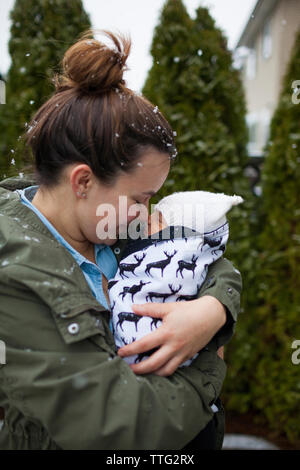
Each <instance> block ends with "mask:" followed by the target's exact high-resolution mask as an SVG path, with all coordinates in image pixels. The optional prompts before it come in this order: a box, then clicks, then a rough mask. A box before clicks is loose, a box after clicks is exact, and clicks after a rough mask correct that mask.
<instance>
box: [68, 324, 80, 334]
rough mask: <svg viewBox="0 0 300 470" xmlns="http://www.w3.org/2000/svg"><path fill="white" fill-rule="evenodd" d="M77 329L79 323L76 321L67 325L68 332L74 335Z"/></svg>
mask: <svg viewBox="0 0 300 470" xmlns="http://www.w3.org/2000/svg"><path fill="white" fill-rule="evenodd" d="M78 331H79V325H78V323H71V324H70V325H69V326H68V332H69V333H70V334H71V335H76V334H77V333H78Z"/></svg>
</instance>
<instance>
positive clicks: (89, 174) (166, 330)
mask: <svg viewBox="0 0 300 470" xmlns="http://www.w3.org/2000/svg"><path fill="white" fill-rule="evenodd" d="M106 34H107V35H108V36H109V37H110V38H111V39H112V41H113V42H114V44H115V49H111V48H109V47H108V46H107V45H105V44H102V43H100V42H99V41H97V40H95V39H91V38H90V36H91V31H87V32H86V33H85V34H84V35H82V37H81V39H80V40H79V41H78V42H76V43H75V44H74V45H73V46H72V47H71V48H70V49H68V50H67V51H66V53H65V55H64V58H63V61H62V65H63V73H62V75H61V76H56V78H55V86H56V92H55V93H54V94H53V96H52V97H50V99H49V100H48V101H47V102H46V103H45V104H44V105H43V106H42V107H41V108H40V109H39V110H38V112H37V113H36V115H35V116H34V118H33V119H32V122H31V124H30V127H29V129H28V131H27V133H26V139H27V143H28V145H30V147H31V149H32V152H33V155H34V157H35V165H36V174H35V176H34V178H33V179H31V180H30V179H26V178H23V179H22V178H10V179H8V180H5V181H3V182H2V183H1V184H0V186H1V187H0V267H1V276H0V296H1V302H0V312H1V324H0V338H1V340H2V341H4V342H5V344H6V357H7V361H6V364H5V365H2V367H1V366H0V367H1V368H0V406H1V407H3V408H4V410H5V422H4V427H3V429H2V431H1V432H0V448H1V449H181V448H184V446H187V445H188V443H191V441H193V439H194V438H195V437H196V436H197V444H196V445H197V448H201V447H204V448H205V446H206V445H207V444H205V441H206V440H207V439H208V440H209V439H210V437H208V436H211V433H212V429H213V436H214V438H213V439H214V440H215V441H216V439H217V442H215V444H214V446H216V447H217V448H219V447H220V446H221V442H222V438H223V433H224V429H223V426H222V418H223V415H222V406H221V404H220V402H219V400H218V396H219V393H220V391H221V386H222V383H223V380H224V377H225V370H226V366H225V363H224V362H223V360H222V359H221V358H220V357H219V356H218V354H217V350H218V348H219V347H220V346H222V345H223V344H224V343H225V342H227V341H228V340H229V339H230V337H231V336H232V334H233V326H234V322H235V321H236V317H237V314H238V311H239V295H240V291H241V279H240V274H239V272H238V271H237V270H235V269H234V268H233V267H232V265H231V264H230V262H229V261H228V260H226V259H220V260H218V262H215V263H214V264H213V265H212V266H211V267H210V268H209V270H208V274H207V280H206V282H205V283H204V284H203V286H202V288H201V290H200V292H199V295H198V298H197V299H196V300H193V301H189V302H184V303H179V302H174V303H168V304H166V305H164V306H162V305H160V304H155V303H153V304H151V303H150V304H147V305H146V306H145V307H144V308H143V307H140V308H138V307H135V308H136V312H137V313H139V314H141V315H142V314H146V315H151V316H158V317H159V318H163V325H162V326H161V327H160V328H159V329H158V330H156V331H155V332H153V333H151V334H150V335H148V337H145V338H143V339H142V340H140V341H137V342H135V343H133V344H131V345H128V346H126V347H125V348H124V349H123V350H120V352H119V354H117V353H116V348H115V345H114V341H113V336H112V332H111V330H110V328H109V320H110V313H109V311H108V306H107V303H106V298H105V292H104V289H103V286H104V285H105V281H107V280H108V279H109V278H110V277H113V276H114V274H115V272H116V269H117V263H118V260H119V258H120V253H121V250H122V248H123V247H124V246H125V244H126V239H123V238H122V237H121V234H123V233H124V229H125V228H126V227H127V228H128V225H129V224H130V223H131V222H132V221H133V220H134V219H135V218H136V214H133V215H132V212H131V211H130V208H131V206H133V204H135V203H139V204H143V205H145V206H147V205H148V202H149V199H150V197H151V195H153V194H155V193H156V192H157V191H158V190H159V189H160V187H161V186H162V185H163V183H164V181H165V179H166V177H167V175H168V172H169V168H170V162H171V161H172V159H173V158H174V156H175V155H176V150H175V147H174V140H173V132H172V130H171V128H170V126H169V124H168V123H167V121H166V120H165V118H164V117H163V116H162V114H161V113H160V112H159V111H158V110H157V107H154V106H153V105H152V104H151V103H150V102H149V101H148V100H146V99H145V98H144V97H142V96H140V95H137V94H135V93H134V92H133V91H131V90H129V89H128V88H126V87H125V83H124V80H123V78H122V75H123V71H124V66H125V63H126V59H127V57H128V54H129V51H130V41H129V40H126V39H124V38H122V37H121V36H120V38H118V37H117V36H115V35H113V34H111V33H108V32H107V33H106ZM120 196H123V198H124V199H125V201H126V203H127V207H126V210H124V208H123V207H122V201H123V202H124V199H122V201H121V200H120ZM103 204H109V207H113V208H114V209H115V211H116V218H114V219H113V221H110V222H109V223H108V224H107V226H108V227H107V226H106V227H104V229H105V230H107V228H108V235H109V237H108V238H106V237H105V236H104V231H105V230H103V226H102V228H101V230H100V229H99V223H100V225H101V221H102V222H103V220H104V214H103V212H102V209H103V207H106V206H103ZM99 235H100V236H99ZM101 237H102V238H101ZM102 281H103V286H102ZM157 346H159V349H158V350H157V351H156V352H155V353H154V354H152V356H151V357H150V358H149V359H147V360H145V361H143V362H142V363H140V364H137V365H135V366H132V367H129V366H128V364H127V363H126V361H124V360H123V359H122V358H121V357H120V356H121V354H123V355H126V354H128V355H129V354H135V353H139V352H143V351H146V350H149V349H152V348H154V347H157ZM198 351H200V352H199V356H198V357H197V358H196V359H195V360H194V361H193V363H192V364H191V365H190V366H189V367H186V368H184V369H185V370H181V369H177V367H178V365H179V364H180V363H182V362H183V361H184V360H186V359H187V358H190V357H192V356H194V354H195V353H196V352H198ZM142 374H143V375H142ZM214 404H217V406H218V408H219V411H218V412H216V413H215V414H214V411H216V409H215V408H214V407H213V406H212V405H214ZM212 423H213V424H212ZM206 431H208V432H207V433H206ZM193 442H195V441H193ZM211 445H212V444H210V446H211ZM186 448H188V447H186Z"/></svg>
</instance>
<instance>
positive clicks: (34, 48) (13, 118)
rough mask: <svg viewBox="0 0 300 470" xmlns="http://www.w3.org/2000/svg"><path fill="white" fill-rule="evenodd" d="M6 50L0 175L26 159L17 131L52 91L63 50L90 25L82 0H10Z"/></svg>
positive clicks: (0, 120) (0, 117)
mask: <svg viewBox="0 0 300 470" xmlns="http://www.w3.org/2000/svg"><path fill="white" fill-rule="evenodd" d="M10 18H11V20H12V25H11V30H10V33H11V37H10V41H9V52H10V55H11V58H12V63H11V66H10V69H9V71H8V74H7V78H6V80H7V83H6V103H7V104H6V105H2V106H1V107H0V135H1V141H0V179H2V178H3V177H4V175H6V176H11V175H14V174H16V172H18V170H21V169H23V168H24V167H25V168H26V166H27V165H28V164H30V163H31V162H27V161H26V160H25V159H24V152H23V150H24V142H23V139H22V138H21V136H22V135H23V134H24V132H26V125H27V123H28V122H29V121H30V119H31V117H32V116H33V114H34V113H35V112H36V110H37V109H38V108H40V106H41V105H42V104H43V103H44V102H45V101H46V100H47V99H48V98H49V97H50V95H51V94H52V92H53V91H54V86H53V84H52V82H51V80H52V76H53V73H54V72H56V71H58V70H59V69H58V67H59V62H60V60H61V59H62V57H63V54H64V52H65V51H66V49H68V48H69V47H70V45H71V44H73V43H74V41H75V40H76V39H77V38H78V37H79V35H80V33H81V32H82V31H84V30H85V29H87V28H89V27H90V26H91V23H90V19H89V16H88V15H87V13H85V11H84V9H83V6H82V0H73V1H72V2H65V1H64V0H16V1H15V4H14V8H13V10H12V11H11V12H10Z"/></svg>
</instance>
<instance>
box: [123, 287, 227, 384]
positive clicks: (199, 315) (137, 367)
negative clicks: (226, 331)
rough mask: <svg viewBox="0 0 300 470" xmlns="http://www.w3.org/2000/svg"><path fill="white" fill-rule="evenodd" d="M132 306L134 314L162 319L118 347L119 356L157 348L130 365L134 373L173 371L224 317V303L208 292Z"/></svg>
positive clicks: (201, 344)
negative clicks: (146, 357) (193, 297)
mask: <svg viewBox="0 0 300 470" xmlns="http://www.w3.org/2000/svg"><path fill="white" fill-rule="evenodd" d="M132 310H133V311H134V313H136V314H137V315H147V316H151V317H154V318H161V319H162V325H161V326H160V327H159V328H157V329H156V330H155V331H154V332H152V333H150V334H149V335H146V336H144V338H141V339H140V340H138V341H134V342H133V343H131V344H128V345H126V346H124V347H122V348H120V349H119V351H118V354H119V355H120V356H121V357H123V356H131V355H133V354H139V353H142V352H145V351H149V350H151V349H153V348H159V349H158V350H157V351H155V352H153V353H152V354H151V356H150V357H149V358H148V359H145V360H143V361H141V362H140V363H139V364H132V365H131V366H130V367H131V368H132V370H133V372H135V373H136V374H149V373H155V374H157V375H161V376H168V375H171V374H173V372H174V371H175V370H176V369H177V367H178V366H179V365H180V364H181V363H183V362H185V361H186V360H187V359H190V358H192V357H193V356H194V355H195V354H196V353H197V352H199V351H200V350H201V349H202V348H204V347H205V346H206V345H207V344H208V343H209V341H210V340H211V339H212V337H213V336H214V335H215V334H216V332H217V331H218V330H219V329H220V328H221V327H222V326H223V325H224V324H225V321H226V310H225V307H224V306H223V304H221V302H219V300H217V299H216V298H215V297H212V296H210V295H204V296H203V297H200V298H199V299H195V300H190V301H182V302H168V303H156V302H149V303H146V304H141V305H138V304H136V305H135V304H133V305H132Z"/></svg>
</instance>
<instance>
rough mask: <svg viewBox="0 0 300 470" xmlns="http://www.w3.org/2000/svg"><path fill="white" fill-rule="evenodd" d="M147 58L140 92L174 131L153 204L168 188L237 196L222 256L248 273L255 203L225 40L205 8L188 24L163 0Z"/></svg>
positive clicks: (180, 10) (238, 91) (237, 88)
mask: <svg viewBox="0 0 300 470" xmlns="http://www.w3.org/2000/svg"><path fill="white" fill-rule="evenodd" d="M151 54H152V56H153V65H152V68H151V70H150V71H149V75H148V78H147V80H146V83H145V85H144V88H143V94H144V95H145V96H147V98H149V99H150V100H151V101H152V102H153V103H155V104H157V105H158V107H159V109H160V111H161V112H162V113H163V114H164V115H165V116H166V118H167V119H168V120H169V122H170V124H171V125H172V126H173V128H174V129H175V130H176V133H177V139H176V143H177V148H178V161H177V163H176V164H175V165H174V166H173V167H172V169H171V171H170V175H169V178H168V180H167V181H166V183H165V184H164V186H163V188H162V189H161V190H160V192H159V194H158V195H157V197H156V200H157V199H158V198H160V197H162V196H164V195H166V194H167V193H170V192H172V191H174V190H176V191H184V190H189V191H192V190H200V189H201V190H204V191H205V190H206V191H213V192H224V193H227V194H238V195H241V196H242V197H243V198H244V200H245V202H244V203H243V204H242V205H240V206H237V207H235V208H234V209H232V211H231V212H230V214H229V215H228V219H229V221H230V229H231V234H232V236H231V240H232V241H229V243H228V247H227V252H226V253H228V257H230V259H232V260H233V261H234V262H235V264H236V265H237V266H238V267H239V270H240V271H241V272H242V273H243V271H244V264H246V265H247V267H246V266H245V270H249V268H250V266H248V265H249V258H248V254H249V251H250V250H251V241H250V239H249V231H251V229H250V225H251V224H252V222H251V221H252V219H254V214H255V211H254V202H255V201H254V197H253V196H252V193H251V191H250V188H249V183H248V180H247V179H246V177H245V176H244V173H243V169H244V167H245V165H246V164H247V152H246V144H247V139H248V135H247V128H246V123H245V113H246V107H245V99H244V95H243V89H242V84H241V80H240V76H239V72H238V71H237V70H235V69H234V68H233V66H232V56H231V53H230V51H229V50H228V49H227V43H226V39H225V37H224V36H223V34H222V32H221V31H220V30H219V29H218V28H216V27H215V24H214V20H213V19H212V18H211V16H210V14H209V12H208V10H207V9H206V8H202V7H200V8H198V9H197V12H196V18H195V19H191V18H190V16H189V15H188V13H187V11H186V9H185V6H184V4H183V2H182V1H181V0H175V1H174V0H170V1H167V2H166V4H165V5H164V7H163V9H162V11H161V16H160V21H159V24H158V25H157V27H156V28H155V32H154V37H153V42H152V47H151ZM253 231H254V229H253ZM246 254H247V256H246Z"/></svg>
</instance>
